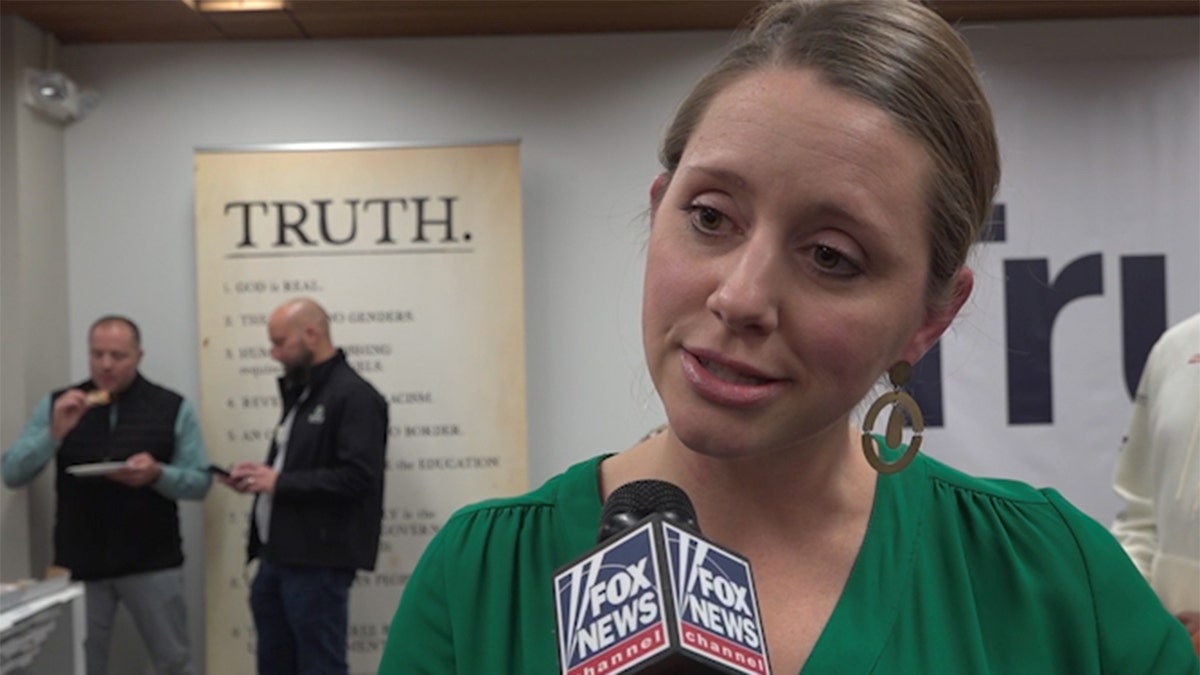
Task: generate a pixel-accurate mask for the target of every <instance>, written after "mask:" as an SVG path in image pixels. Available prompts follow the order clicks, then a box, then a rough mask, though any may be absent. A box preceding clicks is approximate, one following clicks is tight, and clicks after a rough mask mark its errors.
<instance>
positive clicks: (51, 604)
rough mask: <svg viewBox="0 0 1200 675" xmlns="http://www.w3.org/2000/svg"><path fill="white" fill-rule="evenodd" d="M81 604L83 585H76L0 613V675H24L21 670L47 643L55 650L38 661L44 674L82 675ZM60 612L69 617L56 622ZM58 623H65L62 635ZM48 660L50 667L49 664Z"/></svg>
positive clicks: (83, 627) (83, 622) (83, 624)
mask: <svg viewBox="0 0 1200 675" xmlns="http://www.w3.org/2000/svg"><path fill="white" fill-rule="evenodd" d="M84 602H85V600H84V593H83V584H81V583H78V582H76V583H71V584H68V585H67V586H66V587H65V588H61V589H59V590H57V591H54V592H52V593H47V594H45V595H40V596H37V597H34V598H31V599H29V600H26V601H24V602H21V603H20V604H18V605H15V606H13V607H11V608H9V609H7V610H5V611H3V612H0V675H7V674H8V673H15V672H24V671H23V670H21V669H24V668H26V667H28V666H29V665H30V664H32V663H33V662H34V659H35V658H36V657H37V656H38V653H39V651H41V648H42V647H43V646H44V645H45V644H46V643H47V642H50V641H53V642H55V643H56V645H58V648H55V649H53V650H49V651H52V652H53V653H47V654H46V655H45V657H44V658H42V659H39V661H38V663H39V665H42V664H43V663H44V664H47V665H48V668H49V669H48V670H47V672H51V673H55V674H56V675H57V674H58V673H74V674H75V675H84V655H83V638H84V636H85V634H86V633H87V623H86V617H85V612H84ZM64 612H67V613H69V614H70V620H69V621H66V622H60V621H59V618H60V615H62V614H63V613H64ZM60 624H65V628H66V629H67V630H66V631H65V632H64V630H63V628H64V626H62V625H60ZM64 639H65V641H64ZM63 647H65V649H64V648H63ZM51 661H53V662H54V665H49V664H50V662H51Z"/></svg>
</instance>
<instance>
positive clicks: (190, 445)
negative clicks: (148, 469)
mask: <svg viewBox="0 0 1200 675" xmlns="http://www.w3.org/2000/svg"><path fill="white" fill-rule="evenodd" d="M210 485H212V476H210V475H209V474H208V455H207V454H206V453H205V451H204V438H203V437H202V436H201V435H200V423H199V422H198V421H197V419H196V411H195V409H194V408H192V404H191V403H189V402H188V401H187V400H186V399H185V400H184V401H183V403H181V404H180V405H179V414H177V415H176V416H175V456H174V457H173V458H172V459H171V463H170V464H164V465H163V467H162V475H161V476H159V477H158V480H157V481H155V482H154V489H155V490H158V492H159V493H160V494H161V495H162V496H164V497H169V498H171V499H203V498H204V495H206V494H208V488H209V486H210Z"/></svg>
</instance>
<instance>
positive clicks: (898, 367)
mask: <svg viewBox="0 0 1200 675" xmlns="http://www.w3.org/2000/svg"><path fill="white" fill-rule="evenodd" d="M911 378H912V364H911V363H909V362H908V361H897V362H896V364H895V365H894V366H892V367H891V369H890V370H888V379H889V380H891V382H892V387H894V388H893V389H892V390H891V391H889V392H887V393H886V394H883V395H882V396H880V397H879V398H877V399H875V401H874V402H873V403H872V404H871V407H870V409H868V410H867V416H866V418H865V419H864V420H863V428H862V447H863V454H865V455H866V456H867V462H869V463H870V464H871V466H872V467H874V469H875V470H876V471H878V472H879V473H896V472H897V471H900V470H902V469H903V468H904V467H906V466H908V465H909V464H910V463H912V461H913V459H914V458H915V457H916V456H917V452H918V451H919V450H920V449H921V432H923V431H925V418H923V417H922V416H921V407H920V406H919V405H917V401H916V399H914V398H913V397H912V396H910V395H909V394H908V392H906V391H904V389H902V387H903V386H904V385H906V384H908V381H909V379H911ZM886 405H891V406H892V412H891V414H890V415H889V416H888V423H887V433H886V435H885V436H884V440H885V442H886V443H887V445H888V447H889V448H898V447H900V441H901V440H903V436H904V418H905V417H906V416H907V417H908V420H909V421H910V422H911V423H912V428H913V437H912V441H911V442H910V443H909V444H908V449H907V450H905V451H904V454H903V455H902V456H901V457H900V459H898V460H896V461H894V462H886V461H884V459H883V458H882V457H880V456H879V453H877V452H875V436H874V435H873V434H872V433H871V430H872V429H874V428H875V421H876V420H877V419H878V418H879V413H881V412H883V408H884V406H886Z"/></svg>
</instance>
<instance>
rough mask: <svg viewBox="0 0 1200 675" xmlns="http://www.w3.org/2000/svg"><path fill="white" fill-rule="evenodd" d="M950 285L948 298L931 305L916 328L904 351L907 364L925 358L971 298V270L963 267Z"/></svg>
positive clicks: (973, 282) (973, 283) (972, 276)
mask: <svg viewBox="0 0 1200 675" xmlns="http://www.w3.org/2000/svg"><path fill="white" fill-rule="evenodd" d="M951 283H953V288H952V289H951V292H950V297H949V298H947V299H946V300H945V301H944V302H941V303H938V304H936V305H931V306H930V307H929V308H928V309H927V310H926V311H925V320H924V321H923V322H922V323H921V325H920V326H919V327H918V328H917V332H916V334H915V335H913V339H912V341H911V342H909V344H908V347H907V348H906V349H905V350H904V359H905V360H906V361H908V362H909V363H916V362H917V361H919V360H921V357H922V356H925V352H927V351H929V349H930V347H933V344H934V343H935V342H937V341H938V338H940V337H942V333H945V332H946V329H947V328H949V327H950V324H951V322H953V321H954V317H956V316H958V311H959V310H960V309H962V306H963V305H964V304H965V303H966V302H967V298H969V297H971V290H972V289H973V288H974V287H975V273H974V272H972V271H971V268H969V267H966V266H963V267H961V268H959V270H958V272H956V273H955V275H954V281H953V282H951Z"/></svg>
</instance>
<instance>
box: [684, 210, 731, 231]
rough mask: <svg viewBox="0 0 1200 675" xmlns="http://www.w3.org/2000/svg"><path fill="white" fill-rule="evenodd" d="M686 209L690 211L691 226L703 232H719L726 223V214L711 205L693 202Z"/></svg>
mask: <svg viewBox="0 0 1200 675" xmlns="http://www.w3.org/2000/svg"><path fill="white" fill-rule="evenodd" d="M684 210H685V211H687V212H688V221H689V222H690V224H691V226H692V227H693V228H695V229H697V230H699V231H700V232H701V233H703V234H717V233H719V232H720V231H721V230H722V228H723V226H724V225H725V224H726V220H727V219H726V218H725V214H723V213H721V212H720V211H718V210H716V209H714V208H712V207H710V206H700V205H697V204H693V205H690V206H688V207H687V208H686V209H684Z"/></svg>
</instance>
